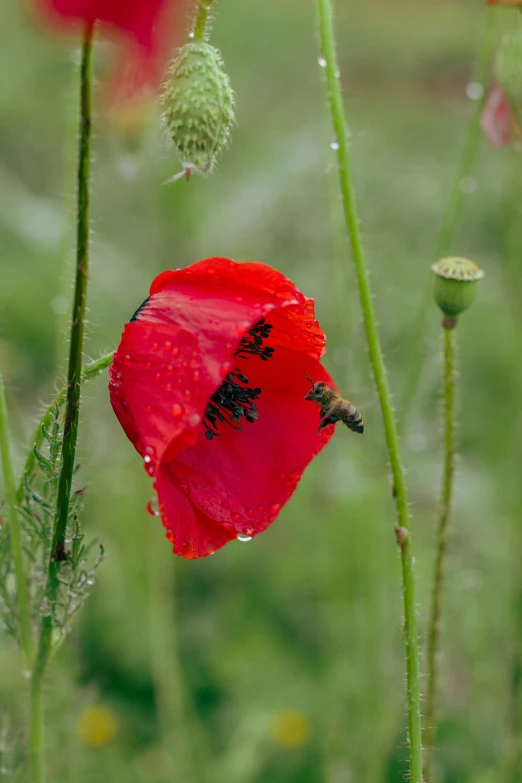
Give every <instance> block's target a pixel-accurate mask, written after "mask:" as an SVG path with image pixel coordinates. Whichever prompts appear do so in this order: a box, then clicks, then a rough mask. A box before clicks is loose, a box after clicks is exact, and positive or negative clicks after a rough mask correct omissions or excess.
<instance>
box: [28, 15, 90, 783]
mask: <svg viewBox="0 0 522 783" xmlns="http://www.w3.org/2000/svg"><path fill="white" fill-rule="evenodd" d="M92 38H93V30H92V27H91V26H87V27H86V28H85V32H84V36H83V44H82V59H81V66H80V142H79V157H78V196H77V198H78V203H77V216H76V217H77V240H76V242H77V248H76V275H75V288H74V301H73V312H72V323H71V337H70V346H69V366H68V371H67V392H66V403H65V421H64V434H63V444H62V461H61V470H60V477H59V482H58V493H57V502H56V511H55V516H54V528H53V538H52V544H51V552H50V558H49V566H48V573H47V586H46V603H47V610H46V611H45V612H43V615H42V619H41V623H40V634H39V639H38V650H37V655H36V661H35V665H34V668H33V672H32V675H31V708H32V715H31V724H30V726H31V737H30V741H31V783H44V781H45V760H44V743H43V716H42V684H43V677H44V674H45V669H46V666H47V663H48V660H49V657H50V654H51V648H52V630H53V628H52V607H53V605H54V603H55V601H56V597H57V594H58V589H59V569H60V564H61V562H63V560H65V559H66V558H67V553H66V551H65V535H66V528H67V520H68V518H69V504H70V498H71V486H72V477H73V472H74V463H75V457H76V441H77V436H78V418H79V411H80V388H81V379H82V358H83V335H84V322H85V308H86V299H87V283H88V278H89V176H90V164H91V137H92V127H91V126H92V105H91V93H92Z"/></svg>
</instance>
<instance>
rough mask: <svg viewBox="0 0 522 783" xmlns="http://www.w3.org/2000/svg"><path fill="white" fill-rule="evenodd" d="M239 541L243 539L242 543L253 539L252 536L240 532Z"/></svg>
mask: <svg viewBox="0 0 522 783" xmlns="http://www.w3.org/2000/svg"><path fill="white" fill-rule="evenodd" d="M236 538H237V540H238V541H241V543H243V544H244V543H246V542H247V541H252V536H246V535H245V534H244V533H238V534H237V536H236Z"/></svg>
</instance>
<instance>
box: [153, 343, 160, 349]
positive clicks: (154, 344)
mask: <svg viewBox="0 0 522 783" xmlns="http://www.w3.org/2000/svg"><path fill="white" fill-rule="evenodd" d="M158 349H159V343H152V350H153V351H157V350H158Z"/></svg>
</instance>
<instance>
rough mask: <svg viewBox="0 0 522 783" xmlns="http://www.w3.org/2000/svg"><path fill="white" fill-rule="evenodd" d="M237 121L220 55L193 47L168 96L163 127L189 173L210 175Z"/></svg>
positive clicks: (183, 54)
mask: <svg viewBox="0 0 522 783" xmlns="http://www.w3.org/2000/svg"><path fill="white" fill-rule="evenodd" d="M233 121H234V92H233V90H232V88H231V86H230V80H229V78H228V76H227V74H226V73H225V71H224V69H223V60H222V59H221V55H220V54H219V52H218V50H217V49H214V47H213V46H210V45H209V44H207V43H200V42H198V43H195V42H193V43H188V44H185V46H183V48H182V49H181V50H180V52H179V54H178V56H177V58H176V59H175V60H174V63H173V65H172V68H171V71H170V75H169V78H168V80H167V83H166V84H165V88H164V92H163V123H164V125H165V128H166V129H167V133H168V136H169V139H170V140H171V141H172V143H173V144H174V146H175V147H176V150H177V153H178V155H179V158H180V160H181V163H182V164H183V167H184V169H185V171H186V172H187V174H188V173H190V171H191V170H192V169H194V170H196V171H197V172H199V173H200V174H210V172H211V171H212V168H213V166H214V163H215V162H216V159H217V156H218V154H219V153H220V151H221V150H222V148H223V147H224V145H225V144H226V143H227V141H228V139H229V135H230V128H231V125H232V123H233Z"/></svg>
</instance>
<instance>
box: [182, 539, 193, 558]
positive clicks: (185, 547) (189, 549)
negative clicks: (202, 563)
mask: <svg viewBox="0 0 522 783" xmlns="http://www.w3.org/2000/svg"><path fill="white" fill-rule="evenodd" d="M181 554H182V556H183V557H184V558H185V560H194V558H195V556H196V553H195V552H194V548H193V546H192V544H191V543H190V542H189V541H183V543H182V544H181Z"/></svg>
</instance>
